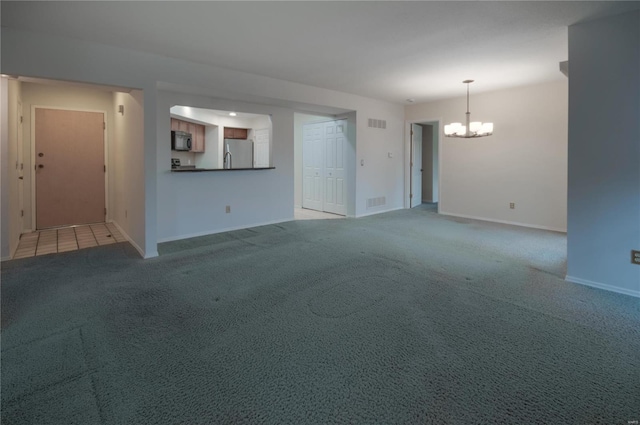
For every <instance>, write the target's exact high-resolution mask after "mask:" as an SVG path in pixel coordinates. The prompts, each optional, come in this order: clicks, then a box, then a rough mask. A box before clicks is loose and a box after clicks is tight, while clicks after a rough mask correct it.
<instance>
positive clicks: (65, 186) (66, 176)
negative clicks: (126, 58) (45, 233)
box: [33, 107, 106, 229]
mask: <svg viewBox="0 0 640 425" xmlns="http://www.w3.org/2000/svg"><path fill="white" fill-rule="evenodd" d="M105 128H106V125H105V116H104V113H103V112H87V111H74V110H63V109H49V108H39V107H36V108H35V122H34V131H35V138H34V139H35V151H34V152H35V158H34V164H35V167H34V173H35V179H34V180H33V181H35V206H36V208H35V210H36V229H47V228H52V227H62V226H70V225H78V224H89V223H100V222H104V221H105V216H106V208H105V205H106V203H105V194H106V191H105V172H106V166H105V154H104V149H105V146H104V139H105V137H104V131H105Z"/></svg>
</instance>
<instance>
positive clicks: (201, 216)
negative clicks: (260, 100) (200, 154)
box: [157, 92, 293, 242]
mask: <svg viewBox="0 0 640 425" xmlns="http://www.w3.org/2000/svg"><path fill="white" fill-rule="evenodd" d="M171 105H191V106H194V107H198V108H209V109H218V110H225V109H226V110H229V106H230V103H229V101H227V100H223V99H214V98H210V97H205V96H197V95H192V94H185V93H172V92H159V93H158V110H157V113H158V117H157V123H158V129H157V134H158V135H159V136H158V146H157V152H158V160H157V161H158V163H157V170H158V171H157V182H158V183H157V188H158V206H157V212H158V220H157V222H158V229H157V231H158V235H157V239H158V241H160V242H162V241H169V240H176V239H182V238H187V237H191V236H198V235H204V234H211V233H218V232H223V231H227V230H231V229H239V228H245V227H251V226H257V225H262V224H268V223H276V222H282V221H287V220H292V219H293V111H291V110H288V109H285V108H280V107H275V106H267V105H256V104H250V103H243V104H241V105H239V103H238V102H235V103H234V105H236V107H235V108H234V109H235V110H240V107H242V108H243V109H242V110H243V111H244V112H249V113H256V114H265V115H271V116H272V123H273V136H274V137H273V139H274V141H273V152H274V153H273V165H274V166H275V167H276V168H275V169H273V170H239V171H212V172H199V173H176V172H171V170H170V160H169V159H170V157H171V144H170V143H169V134H170V130H171V128H170V120H169V119H168V114H167V111H168V110H169V107H170V106H171ZM220 118H221V119H220V120H219V121H218V122H219V123H220V125H221V127H223V126H238V125H239V124H241V123H242V121H241V120H240V121H238V120H237V119H236V120H234V119H233V117H229V118H226V117H220ZM227 205H229V206H230V207H231V213H230V214H227V213H225V207H226V206H227Z"/></svg>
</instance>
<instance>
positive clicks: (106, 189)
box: [25, 105, 111, 232]
mask: <svg viewBox="0 0 640 425" xmlns="http://www.w3.org/2000/svg"><path fill="white" fill-rule="evenodd" d="M36 109H54V110H58V111H73V112H96V113H101V114H102V119H103V120H104V121H103V122H104V129H103V130H102V134H103V136H102V137H103V141H104V142H103V145H104V146H103V149H104V165H105V167H106V171H105V173H104V207H105V208H106V209H107V214H105V216H104V221H105V223H106V222H109V221H111V219H110V217H111V208H109V172H110V169H111V167H110V164H109V155H108V153H109V149H108V144H109V143H108V140H109V139H108V137H107V136H108V133H107V129H108V128H109V122H108V121H107V111H105V110H97V109H81V108H64V107H60V106H47V105H31V211H30V214H31V227H32V228H31V229H29V231H31V232H35V231H36V230H37V229H38V223H36ZM25 230H26V229H25Z"/></svg>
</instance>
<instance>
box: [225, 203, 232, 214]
mask: <svg viewBox="0 0 640 425" xmlns="http://www.w3.org/2000/svg"><path fill="white" fill-rule="evenodd" d="M224 212H226V213H227V214H229V213H230V212H231V205H227V206H226V207H224Z"/></svg>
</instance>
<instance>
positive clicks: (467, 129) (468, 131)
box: [444, 80, 493, 139]
mask: <svg viewBox="0 0 640 425" xmlns="http://www.w3.org/2000/svg"><path fill="white" fill-rule="evenodd" d="M463 83H464V84H466V85H467V113H466V122H465V125H463V124H462V123H459V122H453V123H451V124H447V125H445V126H444V135H445V136H447V137H459V138H463V139H472V138H475V137H485V136H491V135H492V134H493V123H492V122H485V123H482V122H480V121H473V122H472V121H471V112H469V84H471V83H473V80H464V81H463Z"/></svg>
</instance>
